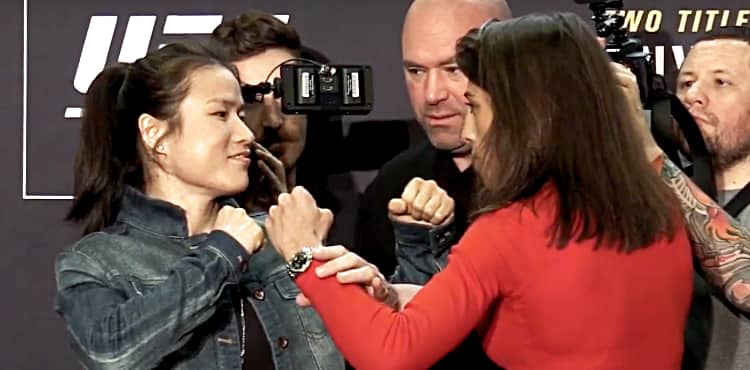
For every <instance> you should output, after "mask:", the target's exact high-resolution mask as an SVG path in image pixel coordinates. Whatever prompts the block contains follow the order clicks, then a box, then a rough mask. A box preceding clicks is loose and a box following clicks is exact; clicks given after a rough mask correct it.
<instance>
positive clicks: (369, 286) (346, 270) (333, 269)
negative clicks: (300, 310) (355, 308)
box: [297, 245, 398, 308]
mask: <svg viewBox="0 0 750 370" xmlns="http://www.w3.org/2000/svg"><path fill="white" fill-rule="evenodd" d="M313 258H314V259H316V260H318V261H325V263H324V264H322V265H320V266H318V268H316V269H315V274H316V275H317V276H318V277H320V278H325V277H329V276H332V275H336V280H337V281H338V282H339V283H341V284H360V285H362V286H363V287H365V289H366V290H367V293H369V294H370V295H371V296H372V297H374V298H375V299H377V300H379V301H381V302H384V303H386V304H388V305H391V306H392V307H394V308H398V307H397V303H398V297H396V295H395V291H393V290H392V289H389V284H388V282H387V281H386V279H385V277H384V276H383V274H381V273H380V271H379V270H378V268H377V267H376V266H375V265H373V264H371V263H369V262H367V261H365V260H364V259H363V258H362V257H360V256H358V255H357V254H356V253H353V252H350V251H348V250H347V249H346V248H344V246H341V245H335V246H331V247H321V248H315V250H313ZM297 304H299V305H300V306H309V305H310V301H309V300H308V299H307V297H305V296H304V295H303V294H300V295H298V296H297Z"/></svg>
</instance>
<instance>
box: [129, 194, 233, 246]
mask: <svg viewBox="0 0 750 370" xmlns="http://www.w3.org/2000/svg"><path fill="white" fill-rule="evenodd" d="M217 202H219V204H221V205H222V206H224V205H230V206H233V207H239V205H238V204H237V202H236V201H235V200H234V199H232V198H219V199H217ZM117 221H119V222H123V223H126V224H129V225H132V226H134V227H137V228H139V229H142V230H146V231H149V232H152V233H156V234H160V235H165V236H169V237H172V238H187V237H188V227H187V219H186V217H185V211H184V210H183V209H182V208H180V207H179V206H177V205H175V204H173V203H169V202H167V201H164V200H161V199H156V198H152V197H149V196H148V195H146V194H144V193H143V192H141V191H140V190H138V189H136V188H134V187H132V186H127V187H126V188H125V192H124V194H123V197H122V202H121V205H120V212H119V213H118V215H117Z"/></svg>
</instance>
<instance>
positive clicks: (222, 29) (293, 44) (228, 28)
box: [211, 11, 342, 211]
mask: <svg viewBox="0 0 750 370" xmlns="http://www.w3.org/2000/svg"><path fill="white" fill-rule="evenodd" d="M211 40H212V41H213V43H214V44H215V46H218V47H220V48H222V49H224V51H225V54H228V55H229V57H230V58H231V61H232V63H233V64H234V65H235V66H236V67H237V69H238V70H239V73H240V79H241V80H242V83H244V84H258V83H261V82H266V81H267V82H273V80H274V78H278V77H279V76H280V71H281V69H280V64H282V63H285V62H288V61H290V60H291V59H298V58H306V59H313V60H315V61H318V62H328V60H326V59H325V56H324V55H323V54H321V53H320V52H318V51H316V50H314V49H311V48H309V47H307V46H303V45H302V42H301V40H300V37H299V35H298V33H297V31H296V30H295V29H294V28H293V27H291V26H289V25H287V24H285V23H284V22H282V21H280V20H279V19H277V18H276V17H274V16H273V15H271V14H268V13H265V12H261V11H250V12H247V13H244V14H242V15H239V16H237V17H234V18H232V19H227V20H225V21H224V22H223V23H222V24H220V25H219V26H218V27H216V29H215V30H214V31H213V33H212V35H211ZM280 100H281V98H275V97H274V96H273V95H272V94H271V93H269V94H266V95H263V97H262V100H261V101H260V102H256V103H252V104H248V105H247V108H246V119H245V122H246V123H247V125H248V126H249V127H250V129H251V130H252V131H253V133H254V134H255V136H256V138H257V141H258V142H259V143H261V144H262V145H263V146H265V147H266V148H267V149H268V151H270V152H271V154H272V155H273V156H275V157H277V158H278V159H279V160H281V162H282V163H283V167H284V169H285V171H283V172H284V173H283V174H280V176H279V177H280V179H279V180H280V181H279V182H285V185H286V186H285V188H286V189H283V190H284V191H286V190H288V189H291V188H292V187H293V186H295V185H302V186H305V188H307V189H308V190H310V191H311V192H312V194H313V195H314V196H315V198H316V199H318V200H319V202H320V203H321V206H323V207H326V208H329V209H331V210H333V211H336V210H337V208H338V206H337V204H336V199H335V197H334V196H333V195H332V194H331V193H330V192H329V191H328V189H326V188H325V181H326V178H327V175H328V174H329V172H330V171H329V170H330V168H329V166H328V162H329V158H330V156H331V152H332V151H333V150H334V148H335V147H337V144H340V142H341V140H342V132H341V117H340V116H332V115H328V114H315V115H311V116H308V115H302V114H299V115H294V114H284V113H283V112H282V110H281V103H280ZM309 123H311V124H309ZM310 126H313V127H312V128H309V127H310ZM266 157H267V156H265V157H261V158H259V159H260V161H258V163H262V164H261V165H268V167H271V168H273V167H274V166H273V163H268V162H272V161H273V159H270V160H266ZM303 167H304V168H303ZM265 172H266V173H267V172H268V171H265ZM266 173H264V175H265V174H266ZM251 175H252V172H251ZM284 180H285V181H284ZM273 182H274V183H275V184H274V185H273V186H268V184H267V183H264V182H259V183H258V182H256V183H254V184H255V188H253V189H248V191H247V192H246V193H245V194H244V197H240V198H247V199H243V200H245V202H243V203H244V205H245V206H246V208H248V209H258V210H261V211H262V210H265V209H267V208H268V206H270V205H271V204H272V203H273V200H274V198H275V195H276V194H273V193H274V192H275V191H277V190H282V189H276V188H277V187H278V185H279V184H278V183H276V181H273ZM259 184H260V185H259ZM263 185H266V186H265V187H263ZM269 187H270V188H269ZM269 193H270V194H269Z"/></svg>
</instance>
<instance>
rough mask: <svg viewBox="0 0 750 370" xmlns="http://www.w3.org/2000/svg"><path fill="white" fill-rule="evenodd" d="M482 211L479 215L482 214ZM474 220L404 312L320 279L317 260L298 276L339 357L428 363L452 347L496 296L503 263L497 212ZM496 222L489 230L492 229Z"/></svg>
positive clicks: (355, 361) (357, 362)
mask: <svg viewBox="0 0 750 370" xmlns="http://www.w3.org/2000/svg"><path fill="white" fill-rule="evenodd" d="M487 217H488V216H485V217H484V218H487ZM489 217H490V218H491V219H490V220H484V221H483V220H482V219H480V220H477V222H475V223H474V224H473V225H472V226H471V227H470V228H469V230H468V231H467V232H466V234H465V235H464V237H463V238H462V240H461V241H460V242H459V244H458V245H457V246H455V247H454V248H453V250H452V252H451V255H450V257H449V263H448V265H447V267H446V268H445V270H443V271H442V272H440V273H439V274H437V275H435V276H434V277H433V278H432V280H430V282H429V283H428V284H427V285H426V286H425V287H424V288H422V289H421V290H420V291H419V293H417V295H416V296H415V297H414V298H413V300H412V301H411V302H409V303H408V304H407V305H406V307H404V309H403V310H402V311H401V312H394V311H393V309H391V308H390V307H388V306H386V305H384V304H382V303H380V302H377V301H375V300H374V299H373V298H372V297H370V296H369V295H367V293H366V292H365V291H364V290H363V289H362V288H361V287H359V286H356V285H342V284H339V283H338V282H337V281H336V279H335V278H334V277H331V278H326V279H319V278H318V277H316V276H315V273H314V271H313V269H314V267H315V266H317V264H315V265H314V266H313V267H312V268H310V269H308V271H307V272H305V273H303V274H302V275H300V276H299V277H298V279H297V284H298V285H299V287H300V289H301V290H302V292H303V293H304V294H305V295H306V296H307V297H308V299H309V300H310V301H311V302H312V304H313V306H314V307H315V309H316V310H317V311H318V313H319V314H320V316H321V317H322V318H323V321H324V323H325V325H326V328H327V329H328V332H329V333H330V335H331V337H332V338H333V340H334V342H335V343H336V345H337V346H338V348H339V349H340V350H341V351H342V353H343V354H344V357H345V358H346V359H347V360H348V361H349V362H350V363H351V364H352V365H354V367H355V368H357V369H377V370H388V369H422V368H428V367H429V366H431V365H433V364H434V363H435V362H437V361H438V360H439V359H440V358H442V357H443V356H444V355H445V354H447V353H448V352H450V350H452V349H453V348H455V347H456V346H457V345H458V344H459V343H460V342H461V340H463V339H464V338H465V337H466V335H468V334H469V332H470V331H471V330H472V329H474V328H475V326H476V325H477V324H478V322H479V321H480V320H481V319H482V318H483V317H484V316H485V315H486V312H487V309H488V308H489V306H490V305H491V304H492V302H493V301H494V300H495V298H497V296H498V295H499V291H500V289H499V288H500V279H501V277H502V275H503V271H507V269H505V268H504V262H503V261H502V259H501V257H500V254H499V253H498V250H497V249H496V248H497V247H498V243H496V242H493V235H498V234H500V235H502V234H501V233H500V230H499V229H498V225H497V223H498V222H497V221H495V220H497V219H496V218H494V217H491V215H490V216H489ZM493 229H494V230H493Z"/></svg>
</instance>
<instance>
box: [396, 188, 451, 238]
mask: <svg viewBox="0 0 750 370" xmlns="http://www.w3.org/2000/svg"><path fill="white" fill-rule="evenodd" d="M455 206H456V204H455V202H454V201H453V198H451V197H450V196H449V195H448V193H446V191H445V190H443V189H441V188H440V187H439V186H438V185H437V183H436V182H435V181H433V180H423V179H421V178H419V177H415V178H413V179H412V180H411V181H409V183H408V184H407V185H406V187H405V188H404V192H403V193H402V194H401V198H394V199H391V201H390V202H389V203H388V216H389V217H390V218H391V220H393V221H395V222H400V223H412V224H419V225H424V226H440V225H444V224H448V223H450V222H452V221H453V216H454V211H455Z"/></svg>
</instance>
